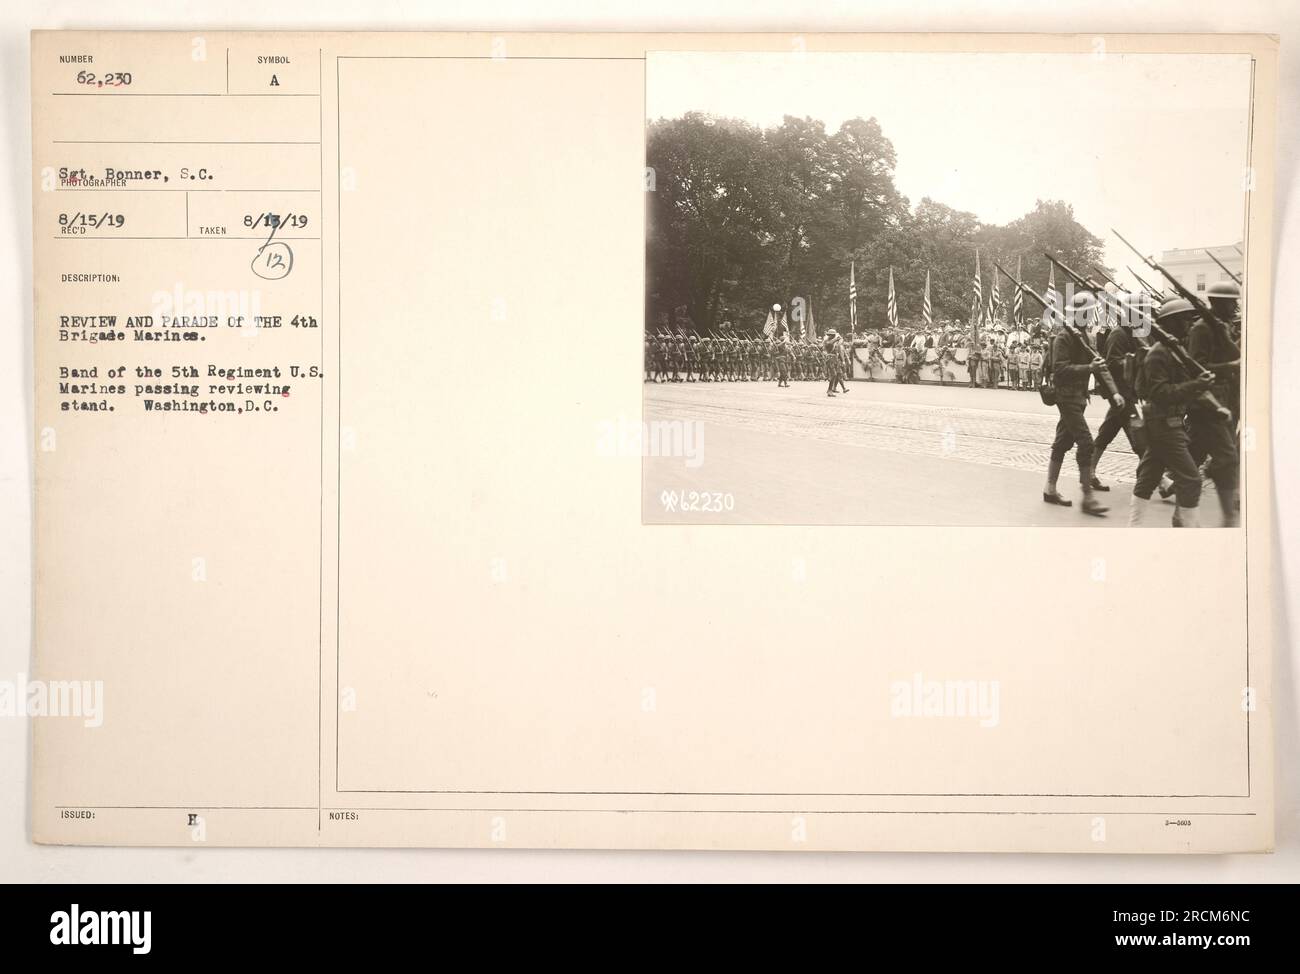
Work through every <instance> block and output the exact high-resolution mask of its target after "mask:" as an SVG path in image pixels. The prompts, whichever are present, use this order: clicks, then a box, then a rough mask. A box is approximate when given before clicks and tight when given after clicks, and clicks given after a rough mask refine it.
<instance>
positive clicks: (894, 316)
mask: <svg viewBox="0 0 1300 974" xmlns="http://www.w3.org/2000/svg"><path fill="white" fill-rule="evenodd" d="M885 317H887V318H888V319H889V326H890V327H891V328H897V327H898V299H897V298H896V297H895V296H894V269H893V268H892V267H891V268H890V269H889V296H888V297H887V298H886V299H885Z"/></svg>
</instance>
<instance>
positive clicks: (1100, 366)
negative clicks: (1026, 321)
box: [993, 255, 1124, 406]
mask: <svg viewBox="0 0 1300 974" xmlns="http://www.w3.org/2000/svg"><path fill="white" fill-rule="evenodd" d="M1049 259H1050V255H1049ZM993 266H994V267H996V268H997V269H998V270H1000V271H1001V272H1002V273H1003V274H1005V275H1007V278H1008V279H1009V280H1010V281H1011V283H1012V284H1014V285H1015V286H1016V287H1017V288H1019V289H1020V290H1021V291H1022V292H1024V293H1025V294H1028V295H1029V296H1030V297H1031V298H1033V299H1034V300H1035V301H1037V302H1038V303H1039V304H1041V305H1042V306H1043V308H1044V309H1046V310H1048V311H1050V312H1051V313H1052V316H1053V317H1054V318H1055V319H1056V321H1057V322H1058V323H1059V324H1060V325H1061V327H1062V328H1064V329H1065V330H1066V331H1067V332H1068V333H1069V334H1070V335H1071V336H1073V337H1074V340H1075V341H1077V342H1078V343H1079V344H1080V345H1082V346H1083V348H1084V351H1086V352H1087V353H1088V354H1089V355H1091V356H1092V361H1093V371H1094V372H1096V373H1097V377H1098V378H1099V379H1101V381H1102V384H1103V385H1104V386H1105V387H1106V394H1107V396H1108V397H1109V398H1110V401H1111V402H1113V403H1115V405H1117V406H1119V405H1121V404H1122V403H1123V402H1124V397H1123V396H1121V395H1120V392H1119V389H1118V388H1116V386H1115V377H1114V376H1112V375H1111V374H1110V367H1109V366H1107V365H1106V360H1105V359H1103V358H1102V357H1101V356H1100V355H1098V354H1097V349H1095V348H1094V347H1093V345H1092V342H1090V341H1088V336H1087V335H1085V334H1084V333H1083V330H1082V329H1081V328H1079V327H1078V326H1077V325H1075V323H1074V322H1072V321H1070V319H1069V316H1068V315H1066V314H1065V313H1063V312H1062V311H1061V309H1060V308H1058V307H1056V306H1055V305H1054V304H1052V303H1051V302H1049V301H1048V300H1047V299H1046V298H1045V297H1043V296H1042V295H1041V294H1039V293H1038V292H1037V291H1035V290H1034V289H1033V288H1031V287H1030V286H1029V285H1028V284H1026V283H1025V282H1024V281H1022V280H1020V278H1018V277H1016V276H1015V275H1013V274H1012V273H1011V272H1010V271H1009V270H1007V269H1006V268H1005V267H1003V266H1002V265H1001V264H999V263H998V262H997V261H994V262H993Z"/></svg>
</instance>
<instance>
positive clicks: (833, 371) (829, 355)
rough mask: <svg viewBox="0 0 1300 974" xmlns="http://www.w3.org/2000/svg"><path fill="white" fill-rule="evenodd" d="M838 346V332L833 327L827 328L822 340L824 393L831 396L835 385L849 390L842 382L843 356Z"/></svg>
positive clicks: (833, 393)
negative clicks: (824, 373)
mask: <svg viewBox="0 0 1300 974" xmlns="http://www.w3.org/2000/svg"><path fill="white" fill-rule="evenodd" d="M839 346H840V336H839V334H838V333H837V332H836V331H835V329H834V328H831V329H829V330H828V331H827V332H826V337H825V338H824V339H823V340H822V357H823V361H824V362H825V365H826V395H828V396H831V397H834V395H835V392H836V388H837V387H839V388H842V389H843V390H844V391H845V392H848V391H849V387H848V386H847V385H845V384H844V358H843V356H842V355H841V354H840V347H839Z"/></svg>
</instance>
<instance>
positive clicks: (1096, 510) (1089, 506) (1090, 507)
mask: <svg viewBox="0 0 1300 974" xmlns="http://www.w3.org/2000/svg"><path fill="white" fill-rule="evenodd" d="M1079 510H1081V511H1083V513H1084V514H1091V515H1092V516H1093V517H1101V516H1102V515H1103V514H1105V513H1106V512H1107V511H1109V510H1110V508H1109V507H1107V506H1106V505H1105V504H1103V503H1102V502H1101V501H1099V500H1097V498H1096V496H1094V495H1093V492H1092V488H1091V487H1085V488H1083V503H1082V504H1081V505H1080V506H1079Z"/></svg>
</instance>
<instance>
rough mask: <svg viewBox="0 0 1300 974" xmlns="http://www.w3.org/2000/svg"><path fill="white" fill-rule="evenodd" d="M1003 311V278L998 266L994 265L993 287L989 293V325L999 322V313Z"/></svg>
mask: <svg viewBox="0 0 1300 974" xmlns="http://www.w3.org/2000/svg"><path fill="white" fill-rule="evenodd" d="M1001 309H1002V278H1001V276H1000V272H999V271H998V265H997V264H994V265H993V287H992V289H991V290H990V291H989V323H990V324H991V323H993V322H994V321H997V318H998V312H999V311H1001Z"/></svg>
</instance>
